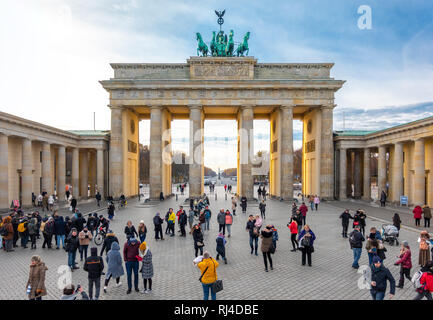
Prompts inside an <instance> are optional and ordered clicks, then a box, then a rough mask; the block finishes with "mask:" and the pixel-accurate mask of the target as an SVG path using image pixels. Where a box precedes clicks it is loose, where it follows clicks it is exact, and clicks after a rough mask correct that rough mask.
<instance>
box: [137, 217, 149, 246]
mask: <svg viewBox="0 0 433 320" xmlns="http://www.w3.org/2000/svg"><path fill="white" fill-rule="evenodd" d="M146 234H147V228H146V225H145V224H144V221H143V220H141V221H140V223H139V224H138V237H139V239H140V242H144V241H146Z"/></svg>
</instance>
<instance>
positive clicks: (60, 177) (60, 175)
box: [57, 146, 66, 201]
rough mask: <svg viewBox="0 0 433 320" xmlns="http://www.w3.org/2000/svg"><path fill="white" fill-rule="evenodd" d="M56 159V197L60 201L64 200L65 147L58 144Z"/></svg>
mask: <svg viewBox="0 0 433 320" xmlns="http://www.w3.org/2000/svg"><path fill="white" fill-rule="evenodd" d="M57 154H58V160H57V197H58V198H59V200H60V201H63V200H65V186H66V148H65V146H60V147H59V149H58V153H57Z"/></svg>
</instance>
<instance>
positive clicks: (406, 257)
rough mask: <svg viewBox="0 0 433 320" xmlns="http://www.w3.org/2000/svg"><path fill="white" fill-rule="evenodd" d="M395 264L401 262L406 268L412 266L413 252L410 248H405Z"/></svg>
mask: <svg viewBox="0 0 433 320" xmlns="http://www.w3.org/2000/svg"><path fill="white" fill-rule="evenodd" d="M395 264H401V266H402V267H403V268H405V269H411V268H412V253H411V251H410V249H409V248H407V249H405V250H404V253H402V254H401V255H400V259H399V260H398V261H397V262H396V263H395Z"/></svg>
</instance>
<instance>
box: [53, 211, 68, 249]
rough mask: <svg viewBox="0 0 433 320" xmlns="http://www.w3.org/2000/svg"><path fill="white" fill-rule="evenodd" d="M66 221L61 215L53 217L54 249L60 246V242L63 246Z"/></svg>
mask: <svg viewBox="0 0 433 320" xmlns="http://www.w3.org/2000/svg"><path fill="white" fill-rule="evenodd" d="M65 227H66V222H65V221H64V220H63V217H62V216H57V217H56V218H55V219H54V235H55V236H56V239H57V241H56V243H57V245H56V249H59V248H60V243H61V244H62V248H63V249H64V248H65V234H66V228H65Z"/></svg>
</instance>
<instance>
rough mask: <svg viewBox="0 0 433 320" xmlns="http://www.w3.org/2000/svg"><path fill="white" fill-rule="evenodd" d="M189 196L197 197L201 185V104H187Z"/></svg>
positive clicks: (200, 191) (199, 193)
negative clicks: (188, 125) (188, 124)
mask: <svg viewBox="0 0 433 320" xmlns="http://www.w3.org/2000/svg"><path fill="white" fill-rule="evenodd" d="M189 108H190V110H189V123H190V135H189V146H190V147H189V157H190V161H189V196H190V197H199V196H200V195H201V194H202V185H203V183H204V182H203V171H202V168H203V145H202V144H203V115H202V107H201V106H189Z"/></svg>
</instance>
